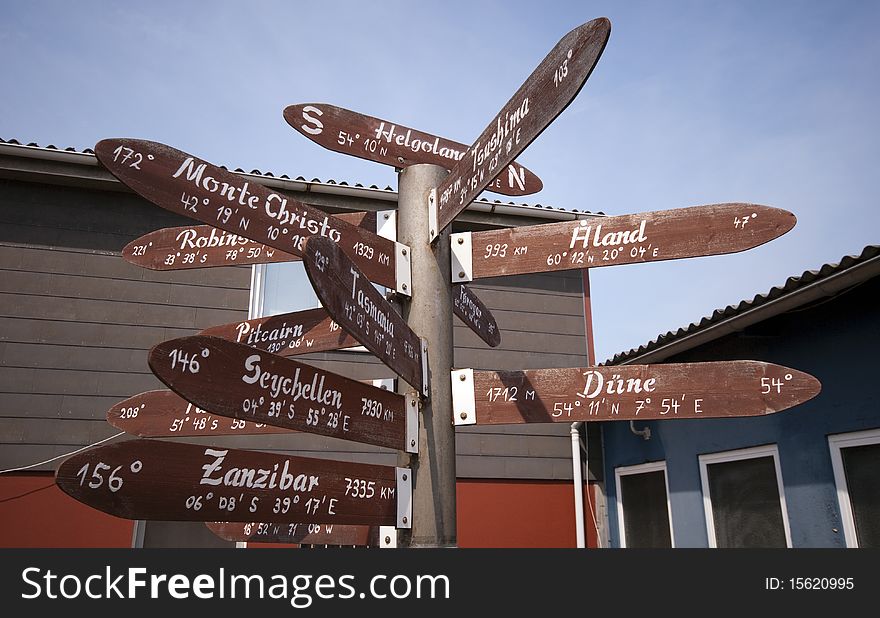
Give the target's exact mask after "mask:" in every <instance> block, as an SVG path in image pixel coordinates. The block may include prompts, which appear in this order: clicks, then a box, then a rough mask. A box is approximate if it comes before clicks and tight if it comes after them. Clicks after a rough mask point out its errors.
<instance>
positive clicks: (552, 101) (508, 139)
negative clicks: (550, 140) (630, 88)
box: [428, 17, 611, 241]
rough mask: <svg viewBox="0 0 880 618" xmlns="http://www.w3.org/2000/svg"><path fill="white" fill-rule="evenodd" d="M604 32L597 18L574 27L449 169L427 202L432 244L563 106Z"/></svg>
mask: <svg viewBox="0 0 880 618" xmlns="http://www.w3.org/2000/svg"><path fill="white" fill-rule="evenodd" d="M610 34H611V22H610V21H609V20H607V19H606V18H604V17H600V18H598V19H594V20H592V21H590V22H587V23H585V24H583V25H581V26H578V27H577V28H575V29H574V30H572V31H571V32H569V33H568V34H566V35H565V36H564V37H562V39H560V41H559V43H557V44H556V47H554V48H553V49H552V50H550V53H549V54H547V57H546V58H544V60H542V61H541V64H539V65H538V67H537V68H536V69H535V70H534V71H533V72H532V74H531V75H530V76H529V77H528V79H527V80H526V81H525V83H524V84H523V85H522V86H520V89H519V90H517V91H516V94H514V95H513V97H512V98H511V99H510V101H508V102H507V104H506V105H505V106H504V107H503V108H502V110H501V111H500V112H498V115H497V116H495V118H494V119H493V120H492V122H491V123H489V126H488V127H486V129H485V130H484V131H483V133H482V134H481V135H480V137H478V138H477V141H475V142H474V144H473V145H472V146H471V147H470V148H469V149H468V152H467V154H466V155H465V156H464V157H463V158H462V159H460V160H459V162H458V163H457V164H456V165H455V167H453V168H452V170H450V172H449V175H448V176H447V177H446V180H444V181H443V183H442V184H441V185H440V186H439V187H438V188H437V190H436V194H435V195H434V196H433V198H431V199H433V201H431V199H429V203H428V209H429V216H430V219H431V228H432V229H431V230H430V239H431V240H432V241H433V240H434V239H435V238H436V237H437V236H438V235H439V234H440V232H441V231H443V229H444V228H445V227H446V226H447V225H449V224H450V223H451V222H452V220H453V219H454V218H455V217H456V216H457V215H458V213H460V212H461V211H462V210H464V209H465V208H467V205H468V204H470V203H471V202H472V201H474V199H476V197H477V196H478V195H479V194H480V193H481V192H482V191H483V190H484V189H485V188H486V187H487V186H488V185H489V184H490V183H491V182H492V179H493V178H495V177H496V176H497V175H498V173H499V172H500V171H501V170H503V169H504V168H506V167H507V166H508V165H509V164H510V162H511V161H513V160H514V159H515V158H516V157H518V156H519V154H520V153H521V152H522V151H523V150H525V148H526V146H528V145H529V144H531V143H532V141H534V139H535V138H536V137H538V135H540V134H541V132H542V131H543V130H544V129H546V128H547V126H548V125H549V124H550V123H551V122H553V120H554V119H555V118H556V117H557V116H558V115H559V114H560V113H562V110H564V109H565V108H566V107H568V104H569V103H571V101H572V99H574V97H575V96H577V93H578V92H580V90H581V88H582V87H583V85H584V83H585V82H586V81H587V78H588V77H589V76H590V73H591V72H592V71H593V67H595V66H596V63H597V62H598V61H599V57H600V56H601V55H602V51H603V50H604V49H605V44H606V43H607V42H608V36H609V35H610ZM447 94H448V93H447Z"/></svg>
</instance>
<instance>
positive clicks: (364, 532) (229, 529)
mask: <svg viewBox="0 0 880 618" xmlns="http://www.w3.org/2000/svg"><path fill="white" fill-rule="evenodd" d="M205 525H206V526H207V527H208V529H209V530H210V531H211V532H213V533H214V534H216V535H217V536H218V537H220V538H221V539H223V540H224V541H232V542H235V543H299V544H300V545H344V546H355V547H379V526H351V525H349V526H345V525H340V524H298V523H291V524H269V523H256V522H237V521H223V522H220V521H216V522H205Z"/></svg>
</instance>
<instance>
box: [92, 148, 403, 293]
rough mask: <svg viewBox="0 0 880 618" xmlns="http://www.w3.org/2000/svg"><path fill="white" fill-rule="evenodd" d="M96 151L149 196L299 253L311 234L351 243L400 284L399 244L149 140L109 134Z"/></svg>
mask: <svg viewBox="0 0 880 618" xmlns="http://www.w3.org/2000/svg"><path fill="white" fill-rule="evenodd" d="M95 155H96V156H97V157H98V160H99V161H100V162H101V164H102V165H104V167H106V168H107V169H108V170H109V171H110V173H111V174H113V175H114V176H116V178H118V179H119V180H120V181H121V182H123V183H124V184H126V185H127V186H128V187H129V188H130V189H132V190H133V191H134V192H135V193H137V194H138V195H140V196H141V197H143V198H145V199H147V200H149V201H151V202H153V203H154V204H156V205H157V206H161V207H162V208H165V209H166V210H170V211H172V212H175V213H177V214H180V215H183V216H185V217H190V218H192V219H197V220H199V221H202V222H203V223H207V224H209V225H212V226H214V227H218V228H220V229H223V230H226V231H227V232H230V233H232V234H237V235H239V236H244V237H246V238H249V239H251V240H253V241H255V242H258V243H263V244H265V245H269V246H270V247H274V248H276V249H279V250H281V251H284V252H287V253H291V254H293V255H302V247H303V244H304V243H305V239H306V238H309V237H312V236H319V237H322V238H329V239H331V240H332V241H333V242H337V243H341V244H343V245H345V247H346V248H347V249H349V250H350V251H351V252H352V255H353V256H354V258H353V259H354V260H355V261H356V262H357V264H358V266H359V267H360V268H361V269H363V271H364V272H365V273H366V274H367V276H369V277H370V278H371V279H372V280H373V281H375V282H377V283H379V284H381V285H385V286H388V287H390V288H392V289H395V288H396V282H397V279H396V276H395V251H394V243H393V242H392V241H390V240H388V239H386V238H382V237H380V236H377V235H376V234H373V233H371V232H368V231H367V230H363V229H360V228H358V227H355V226H353V225H351V224H350V223H348V222H346V221H342V220H341V219H338V218H336V217H334V216H332V215H328V214H326V213H324V212H321V211H320V210H318V209H316V208H313V207H312V206H309V205H307V204H303V203H302V202H299V201H297V200H295V199H293V198H291V197H287V196H285V195H282V194H280V193H276V192H274V191H271V190H270V189H267V188H266V187H264V186H262V185H259V184H257V183H251V182H250V181H248V180H246V179H244V178H243V177H242V176H239V175H238V174H235V173H233V172H229V171H227V170H224V169H222V168H220V167H217V166H215V165H211V164H210V163H207V162H206V161H203V160H201V159H198V158H196V157H193V156H192V155H189V154H187V153H185V152H182V151H180V150H177V149H175V148H171V147H170V146H166V145H165V144H160V143H158V142H151V141H147V140H141V139H130V138H114V139H104V140H101V141H100V142H98V143H97V144H96V145H95Z"/></svg>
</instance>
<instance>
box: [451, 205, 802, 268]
mask: <svg viewBox="0 0 880 618" xmlns="http://www.w3.org/2000/svg"><path fill="white" fill-rule="evenodd" d="M795 223H797V218H796V217H795V216H794V215H793V214H792V213H790V212H788V211H787V210H782V209H781V208H772V207H770V206H761V205H758V204H741V203H729V204H710V205H707V206H692V207H690V208H676V209H673V210H658V211H654V212H643V213H639V214H634V215H618V216H614V217H595V218H591V219H579V220H577V221H566V222H563V223H544V224H541V225H529V226H524V227H517V228H507V229H503V230H488V231H485V232H463V233H460V234H453V238H452V258H451V259H452V280H453V281H456V282H458V281H471V280H472V279H480V278H482V277H497V276H501V275H521V274H525V273H536V272H549V271H555V270H569V269H575V268H576V269H580V268H596V267H598V266H615V265H617V264H637V263H641V262H657V261H661V260H674V259H679V258H692V257H700V256H706V255H720V254H724V253H735V252H737V251H745V250H746V249H752V248H754V247H757V246H759V245H762V244H764V243H766V242H769V241H771V240H773V239H774V238H778V237H779V236H782V235H783V234H785V233H786V232H788V231H789V230H790V229H792V228H793V227H794V225H795Z"/></svg>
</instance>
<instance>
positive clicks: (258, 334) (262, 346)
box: [199, 308, 358, 356]
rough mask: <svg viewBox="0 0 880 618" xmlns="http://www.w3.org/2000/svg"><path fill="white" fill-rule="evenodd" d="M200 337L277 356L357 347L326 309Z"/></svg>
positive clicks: (208, 330)
mask: <svg viewBox="0 0 880 618" xmlns="http://www.w3.org/2000/svg"><path fill="white" fill-rule="evenodd" d="M199 334H200V335H209V336H211V337H220V338H221V339H226V340H227V341H235V342H236V343H243V344H245V345H248V346H251V347H252V348H256V349H258V350H265V351H266V352H271V353H272V354H278V355H280V356H296V355H298V354H307V353H309V352H324V351H326V350H339V349H342V348H351V347H355V346H357V345H358V342H357V340H356V339H354V338H353V337H352V336H351V335H349V334H348V333H347V332H345V330H344V329H342V328H341V327H340V326H339V324H337V323H336V322H334V321H333V319H332V318H331V317H330V315H329V314H328V313H327V310H326V309H323V308H318V309H306V310H305V311H295V312H293V313H279V314H278V315H272V316H268V317H265V318H255V319H253V320H245V321H243V322H232V323H231V324H222V325H220V326H212V327H211V328H206V329H205V330H203V331H202V332H201V333H199Z"/></svg>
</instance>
